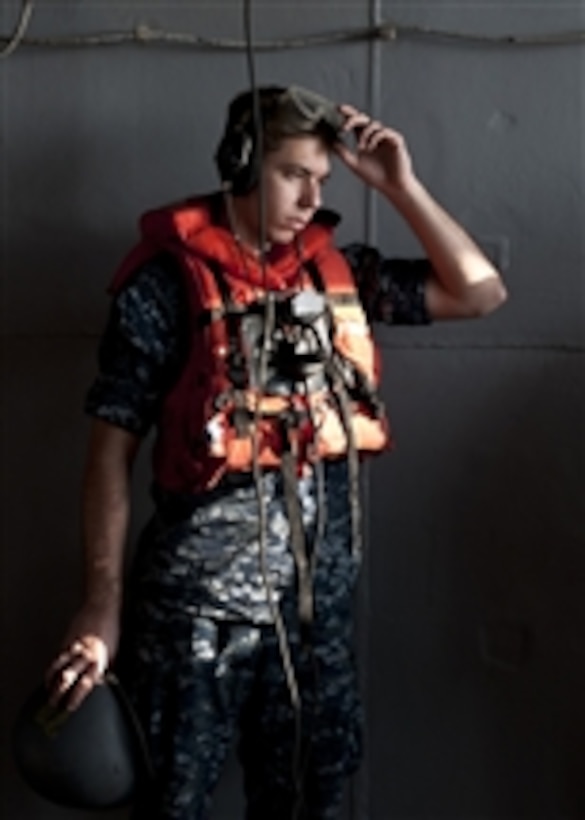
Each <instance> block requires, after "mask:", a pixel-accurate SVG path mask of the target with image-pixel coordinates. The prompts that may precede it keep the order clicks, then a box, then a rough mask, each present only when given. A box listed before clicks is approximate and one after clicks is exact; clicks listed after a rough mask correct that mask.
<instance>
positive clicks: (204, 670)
mask: <svg viewBox="0 0 585 820" xmlns="http://www.w3.org/2000/svg"><path fill="white" fill-rule="evenodd" d="M344 253H345V255H346V258H347V259H348V262H349V264H350V266H351V267H352V270H353V272H354V275H355V278H356V283H357V286H358V289H359V292H360V297H361V299H362V302H363V304H364V307H365V309H366V312H367V314H368V317H369V318H370V320H372V321H384V322H387V323H389V324H424V323H426V322H428V319H429V317H428V314H427V312H426V306H425V302H424V286H425V280H426V278H427V276H428V273H429V269H428V262H426V261H425V260H414V261H410V260H400V259H398V260H392V259H385V258H383V257H382V256H381V254H380V253H379V252H378V251H377V250H375V249H374V248H369V247H368V246H365V245H361V244H356V245H352V246H350V247H349V248H347V249H345V251H344ZM188 340H189V316H188V310H187V300H186V299H185V297H184V289H183V283H182V279H181V275H180V273H179V271H178V269H177V264H176V262H174V261H173V260H172V259H171V258H169V257H163V256H161V257H156V258H154V259H152V260H151V261H150V262H149V263H148V264H146V265H144V266H143V267H142V268H140V270H137V271H136V274H135V275H134V276H133V278H132V279H131V280H130V281H129V282H128V284H127V285H126V286H125V287H124V289H123V290H122V291H121V292H120V293H118V294H117V296H116V298H115V299H114V301H113V304H112V309H111V313H110V317H109V321H108V325H107V328H106V331H105V333H104V335H103V337H102V341H101V345H100V356H99V364H100V372H99V374H98V376H97V378H96V380H95V382H94V383H93V385H92V386H91V389H90V390H89V392H88V395H87V399H86V404H85V409H86V412H87V413H89V414H90V415H91V416H93V417H94V418H99V419H102V420H104V421H106V422H109V423H111V424H114V425H117V426H119V427H121V428H123V429H125V430H128V431H129V432H131V433H134V434H136V435H138V436H145V435H146V434H147V433H148V432H149V431H150V430H151V428H152V427H153V425H155V424H156V421H157V418H158V414H159V409H160V405H161V401H162V400H163V397H164V395H165V394H166V392H167V391H168V389H169V387H170V386H171V385H172V383H173V381H174V379H175V378H176V377H177V374H178V373H179V372H180V369H181V365H182V362H183V361H184V360H185V355H186V353H187V345H188ZM325 487H326V504H325V505H324V506H325V507H326V512H327V521H326V527H325V532H324V536H323V538H322V539H317V538H316V535H315V532H316V517H317V510H318V508H319V507H320V506H321V505H319V504H317V500H316V499H317V497H318V494H317V488H316V484H315V478H314V476H313V475H309V476H306V477H304V478H303V479H302V480H301V481H300V482H299V487H298V493H299V498H300V502H301V508H302V514H303V521H304V525H305V528H306V534H307V539H308V542H309V544H310V545H311V546H312V548H313V550H314V551H315V555H316V561H315V573H314V595H315V618H314V622H313V625H312V629H311V634H310V635H308V636H307V635H306V633H305V632H304V631H303V634H302V636H301V630H300V629H299V623H298V614H297V596H296V577H295V565H294V560H293V557H292V553H291V548H290V543H289V524H288V519H287V515H286V509H285V503H284V499H283V496H282V481H281V478H280V476H279V475H278V474H277V473H274V474H267V475H266V476H265V477H264V480H263V484H262V492H263V497H264V498H265V499H266V507H267V522H266V523H267V527H266V550H265V556H266V564H267V574H268V577H269V579H270V583H271V586H272V587H273V588H274V591H275V593H276V596H277V598H278V601H279V605H280V609H281V611H282V615H283V618H284V621H285V625H286V632H287V635H288V641H289V643H290V649H291V653H292V657H293V662H294V669H295V674H296V679H297V681H298V684H299V688H300V692H301V700H302V710H301V720H300V727H298V725H297V723H298V722H297V720H296V715H295V713H294V712H293V709H292V707H291V702H290V693H289V687H288V684H287V680H286V678H285V674H284V669H283V663H282V657H281V652H280V648H279V644H278V640H277V635H276V631H275V627H274V623H273V616H272V612H271V609H270V607H269V605H268V600H267V595H266V585H265V583H264V578H263V574H262V572H261V570H260V546H259V542H258V529H259V521H258V504H257V497H256V489H255V487H254V485H253V483H252V482H251V481H250V480H248V481H247V482H244V483H242V484H241V485H240V486H238V485H237V484H235V485H233V486H229V485H226V486H224V487H222V488H221V491H218V492H215V491H214V492H212V493H209V494H205V497H200V498H198V499H194V498H192V497H189V498H181V497H164V496H163V495H162V494H161V493H160V491H157V488H156V487H155V488H154V497H155V501H156V505H157V515H156V516H155V518H154V519H153V521H152V522H151V523H150V525H149V526H148V527H147V528H146V530H145V533H144V536H143V538H142V541H141V544H140V548H139V549H138V554H137V561H136V565H135V568H134V573H133V578H132V585H131V590H130V594H129V596H128V616H127V621H126V625H125V629H124V630H123V646H122V650H121V653H120V674H121V676H122V678H123V680H124V681H125V682H126V687H127V688H128V689H129V691H130V694H131V697H132V698H133V700H134V702H135V704H136V707H137V710H138V713H139V715H140V718H141V721H142V723H143V725H144V728H145V733H146V737H147V742H148V745H149V748H150V752H151V755H152V760H153V763H154V766H155V769H156V772H157V778H156V782H155V783H154V784H153V786H152V788H150V789H146V788H145V789H144V790H143V793H142V794H141V796H140V799H139V801H138V804H137V806H136V810H135V817H136V818H138V820H145V818H155V819H156V820H199V819H200V818H204V817H206V816H207V813H208V808H209V805H210V800H211V794H212V791H213V787H214V785H215V783H216V782H217V779H218V777H219V774H220V771H221V767H222V764H223V761H224V758H225V756H226V753H227V749H228V747H229V745H230V742H231V740H232V738H233V737H234V735H235V733H236V731H239V732H240V738H241V739H240V745H239V753H240V758H241V760H242V764H243V767H244V780H245V788H246V795H247V813H246V818H247V820H288V818H291V820H292V818H294V820H297V818H298V819H299V820H300V818H301V817H302V818H304V820H307V819H310V820H333V818H335V817H337V816H338V810H339V805H340V802H341V795H342V789H343V784H344V780H345V778H346V777H347V775H348V774H349V773H351V772H353V771H354V770H355V769H356V767H357V765H358V763H359V759H360V750H361V707H360V703H359V698H358V693H357V686H356V677H355V668H354V660H353V654H352V648H351V638H352V634H351V633H352V618H351V605H352V592H353V588H354V584H355V580H356V575H357V571H358V567H357V561H358V558H357V557H356V556H355V555H352V551H351V544H350V543H349V541H350V533H351V527H350V520H349V515H350V513H349V510H350V507H349V504H348V495H347V494H348V488H347V469H346V466H345V464H329V465H327V466H326V469H325ZM316 541H318V543H316ZM301 773H302V775H303V776H302V778H301ZM299 780H302V784H303V789H302V797H303V800H302V801H301V800H300V799H299V796H300V794H301V793H300V792H299V789H298V788H296V787H297V786H298V783H299Z"/></svg>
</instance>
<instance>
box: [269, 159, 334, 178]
mask: <svg viewBox="0 0 585 820" xmlns="http://www.w3.org/2000/svg"><path fill="white" fill-rule="evenodd" d="M281 167H282V169H283V170H284V171H300V172H301V173H302V174H304V176H306V177H312V176H317V178H318V180H319V182H327V180H328V179H329V177H330V176H331V168H329V170H328V171H327V173H326V174H323V175H322V176H318V175H317V174H314V173H313V172H312V171H311V169H310V168H307V167H306V166H305V165H301V164H300V163H298V162H283V164H282V166H281Z"/></svg>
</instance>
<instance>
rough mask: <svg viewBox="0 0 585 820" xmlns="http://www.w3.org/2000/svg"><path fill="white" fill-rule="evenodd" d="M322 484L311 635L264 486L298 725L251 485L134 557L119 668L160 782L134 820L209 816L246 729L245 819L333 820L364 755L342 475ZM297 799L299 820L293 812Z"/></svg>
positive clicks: (305, 483)
mask: <svg viewBox="0 0 585 820" xmlns="http://www.w3.org/2000/svg"><path fill="white" fill-rule="evenodd" d="M325 479H326V484H325V487H326V507H327V521H326V526H325V529H324V532H323V538H322V540H321V541H320V543H315V540H314V533H315V521H316V509H317V505H316V503H315V497H316V492H315V479H314V476H312V475H310V476H308V477H306V478H304V479H302V480H301V481H300V482H299V492H298V494H299V499H300V501H301V504H302V509H303V516H304V522H305V526H306V530H307V534H308V537H309V539H310V545H311V547H313V548H315V549H316V550H317V553H316V555H315V573H314V591H315V619H314V623H313V624H312V627H311V631H310V634H309V635H306V634H305V633H304V632H303V634H302V636H301V630H300V629H299V623H298V615H297V596H296V590H295V570H294V563H293V560H292V558H291V556H290V546H289V543H288V522H287V519H286V515H285V512H284V499H283V497H282V486H281V480H280V477H279V475H278V474H276V473H272V474H267V475H265V476H264V479H263V487H264V493H265V495H266V500H267V505H268V514H267V532H268V538H267V550H266V557H267V565H268V571H269V576H270V579H271V582H272V586H273V588H274V591H275V594H276V595H277V597H278V600H279V607H280V611H281V614H282V617H283V619H284V622H285V626H286V632H287V636H288V642H289V646H290V650H291V655H292V658H293V665H294V670H295V676H296V680H297V683H298V686H299V689H300V693H301V701H302V710H301V715H300V726H299V727H298V726H297V721H296V720H295V713H294V711H293V708H292V706H291V699H290V692H289V688H288V685H287V680H286V677H285V672H284V668H283V662H282V657H281V652H280V648H279V643H278V638H277V634H276V630H275V628H274V625H273V623H272V615H271V610H270V607H269V606H268V602H267V594H266V587H265V584H264V581H263V577H262V573H261V571H260V569H259V566H260V561H259V542H258V515H257V510H258V508H257V498H256V490H255V487H254V486H253V485H248V486H244V487H240V488H237V489H235V490H233V489H232V490H230V491H229V492H227V493H226V494H225V495H224V496H223V497H221V498H219V499H217V500H214V501H211V502H210V503H208V504H205V505H203V506H199V507H198V508H197V509H195V510H194V511H193V513H192V515H191V516H190V517H189V519H188V520H186V521H181V522H178V523H176V524H173V525H170V526H169V525H165V524H164V523H163V522H161V520H160V519H159V520H157V521H155V522H153V523H152V524H151V526H150V527H149V532H148V535H147V536H146V537H145V538H144V539H143V543H142V544H141V546H140V549H139V552H138V556H137V562H136V568H135V575H134V579H133V581H134V582H133V592H132V623H131V624H130V623H129V624H128V630H127V633H126V636H127V637H126V647H127V649H126V650H125V651H124V653H123V654H124V656H125V657H124V663H123V670H122V675H123V677H124V680H125V681H126V686H127V688H128V690H129V692H130V694H131V697H132V698H133V700H134V702H135V705H136V708H137V710H138V713H139V716H140V718H141V721H142V723H143V726H144V727H145V731H146V734H147V738H148V744H149V747H150V750H151V755H152V759H153V763H154V767H155V770H156V771H157V774H158V777H157V782H156V784H155V785H154V787H153V789H152V790H151V791H149V792H147V793H145V794H144V795H143V796H142V800H141V801H140V802H139V804H138V806H137V809H136V812H137V814H136V816H137V817H140V818H143V817H145V816H148V817H153V818H154V817H156V818H159V819H160V820H162V818H164V820H198V819H199V818H205V817H207V816H208V810H209V806H210V800H211V795H212V791H213V787H214V786H215V784H216V782H217V779H218V777H219V775H220V773H221V768H222V764H223V762H224V759H225V757H226V754H227V751H228V749H229V746H230V743H231V741H232V739H233V737H234V735H235V734H236V733H237V732H238V731H239V732H240V743H239V755H240V759H241V762H242V766H243V770H244V781H245V789H246V795H247V804H248V808H247V814H246V817H247V818H249V820H260V818H271V820H273V819H274V818H279V820H281V818H282V820H286V819H287V818H289V817H290V818H291V820H292V818H293V817H296V816H298V817H301V816H302V817H304V818H314V820H317V818H319V820H330V819H331V820H333V818H336V817H338V812H339V806H340V803H341V798H342V793H343V788H344V783H345V779H346V777H347V775H348V774H350V773H351V772H353V771H355V769H356V768H357V766H358V763H359V759H360V752H361V706H360V701H359V696H358V690H357V685H356V674H355V666H354V659H353V652H352V627H351V624H352V617H351V609H352V597H353V589H354V585H355V581H356V577H357V573H358V566H357V561H356V558H355V557H354V556H352V555H351V550H350V544H349V532H350V528H349V520H348V516H349V509H348V504H347V491H348V490H347V469H346V466H345V464H344V463H337V464H329V465H327V467H326V470H325ZM129 638H130V639H129ZM301 781H302V784H303V788H302V790H301V791H299V789H297V788H295V784H299V783H300V782H301ZM301 798H302V810H303V812H304V813H302V814H301V813H299V814H298V815H297V814H295V813H294V812H295V806H296V807H297V808H298V810H299V812H300V810H301ZM147 809H148V814H146V811H147Z"/></svg>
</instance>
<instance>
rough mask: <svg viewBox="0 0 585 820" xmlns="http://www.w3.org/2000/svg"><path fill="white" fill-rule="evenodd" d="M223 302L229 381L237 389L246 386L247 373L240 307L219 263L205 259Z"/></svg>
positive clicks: (215, 260)
mask: <svg viewBox="0 0 585 820" xmlns="http://www.w3.org/2000/svg"><path fill="white" fill-rule="evenodd" d="M205 263H206V264H207V265H208V266H209V270H210V271H211V273H212V274H213V278H214V279H215V283H216V285H217V289H218V291H219V295H220V296H221V299H222V301H223V304H224V314H223V316H224V321H225V324H226V329H227V334H228V367H229V377H230V381H231V382H232V384H233V385H234V387H235V388H236V389H237V390H243V389H244V388H245V387H247V382H248V375H247V367H246V361H245V356H244V353H243V351H242V346H241V344H240V321H241V313H242V311H241V309H240V308H239V306H238V305H237V304H236V303H235V302H234V300H233V298H232V293H231V289H230V287H229V285H228V283H227V282H226V279H225V276H224V273H223V270H222V267H221V264H220V263H219V262H218V260H217V259H212V258H210V259H206V260H205Z"/></svg>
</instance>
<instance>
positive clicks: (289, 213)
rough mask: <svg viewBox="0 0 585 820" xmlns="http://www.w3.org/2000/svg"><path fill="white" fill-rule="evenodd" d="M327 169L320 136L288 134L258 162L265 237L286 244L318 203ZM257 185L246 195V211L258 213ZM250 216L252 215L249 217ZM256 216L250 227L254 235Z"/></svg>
mask: <svg viewBox="0 0 585 820" xmlns="http://www.w3.org/2000/svg"><path fill="white" fill-rule="evenodd" d="M330 172H331V162H330V159H329V150H328V148H327V146H326V145H325V143H324V142H323V140H322V139H320V137H317V136H312V135H307V136H299V137H288V138H286V139H284V140H283V141H282V143H281V144H280V146H279V148H278V149H277V150H276V151H271V152H270V153H268V154H267V155H266V156H265V158H264V161H263V163H262V173H261V179H262V185H263V193H264V197H265V209H264V212H265V219H266V231H265V235H266V239H267V240H268V241H269V242H272V243H278V244H286V243H288V242H291V241H292V240H293V239H294V236H295V234H297V233H298V232H299V231H301V230H302V229H303V228H304V227H306V225H307V224H308V223H309V222H310V221H311V219H312V218H313V215H314V213H315V211H316V210H317V209H318V208H320V207H321V204H322V188H323V184H324V183H325V181H326V180H327V178H328V176H329V174H330ZM259 197H260V188H259V186H258V187H257V188H256V189H255V190H254V191H253V192H252V193H251V194H250V195H249V198H250V206H251V207H250V210H249V214H250V215H253V214H258V213H259V210H258V205H259ZM252 219H254V217H253V216H252ZM258 225H259V218H258V217H256V219H255V225H254V228H255V229H256V233H257V234H258V233H259V232H258V230H257V228H258Z"/></svg>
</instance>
